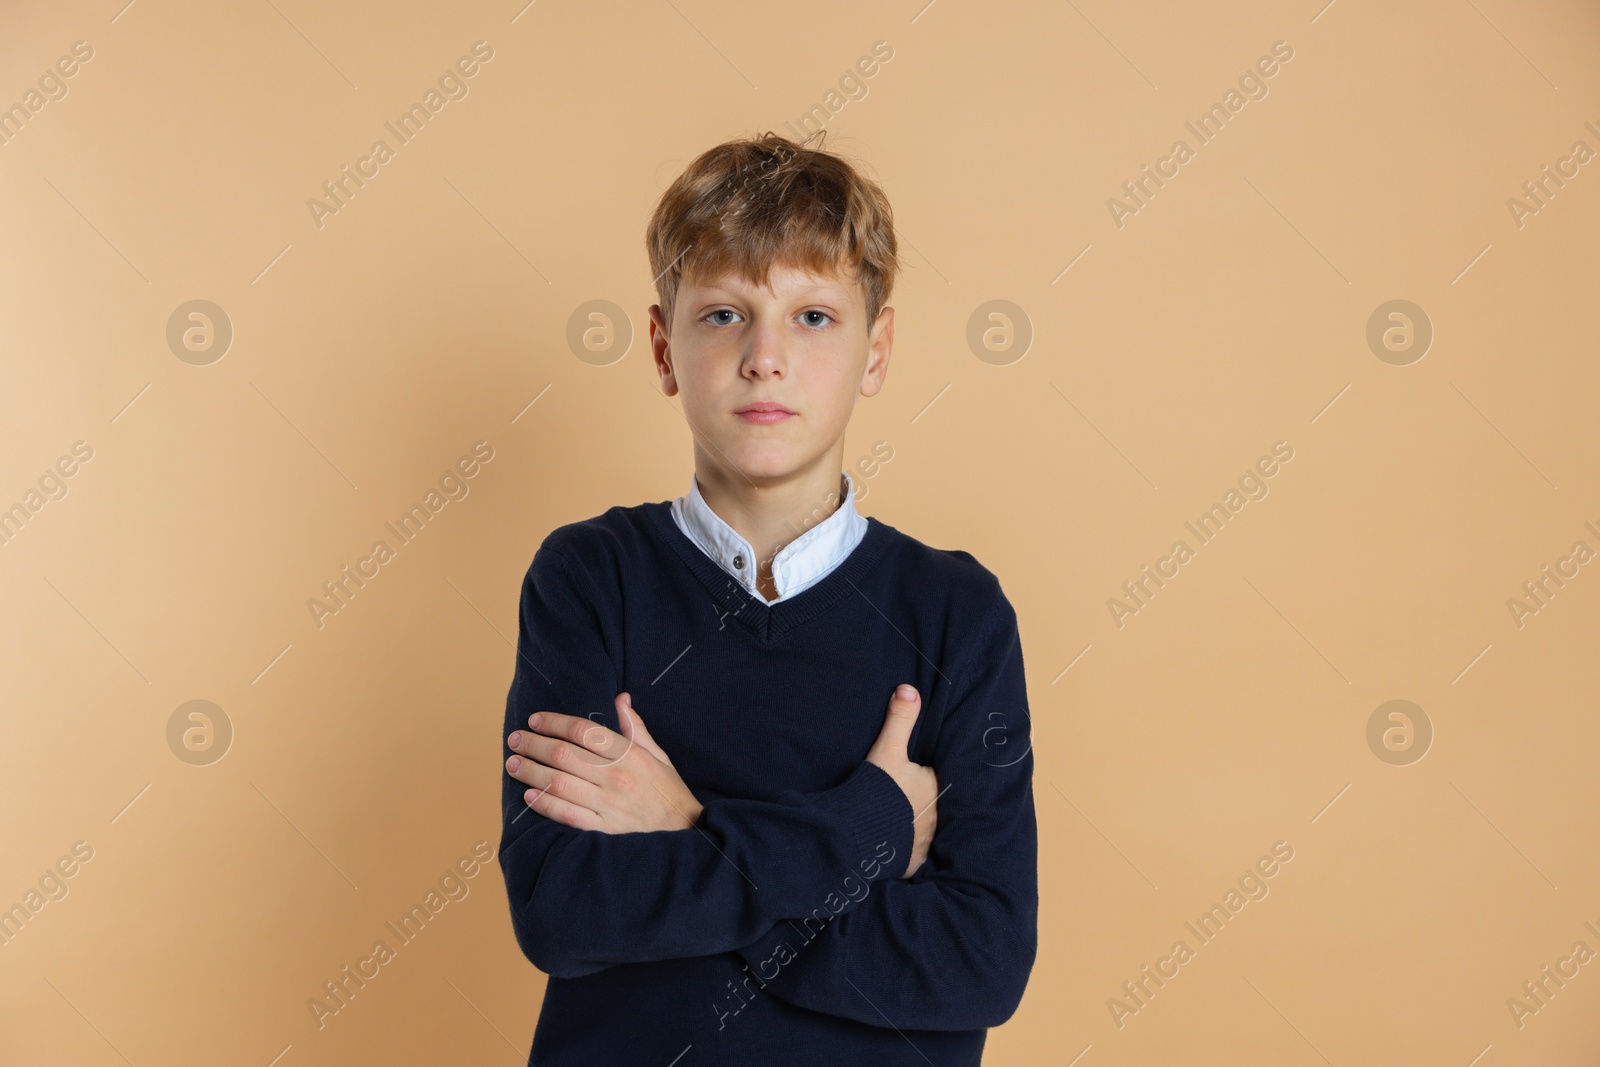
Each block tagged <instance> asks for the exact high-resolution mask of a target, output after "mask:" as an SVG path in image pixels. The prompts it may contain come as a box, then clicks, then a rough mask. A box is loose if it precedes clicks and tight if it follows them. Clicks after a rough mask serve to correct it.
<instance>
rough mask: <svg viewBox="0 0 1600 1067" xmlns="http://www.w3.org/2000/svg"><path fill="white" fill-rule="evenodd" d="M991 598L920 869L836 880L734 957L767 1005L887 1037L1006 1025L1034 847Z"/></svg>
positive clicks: (1027, 927)
mask: <svg viewBox="0 0 1600 1067" xmlns="http://www.w3.org/2000/svg"><path fill="white" fill-rule="evenodd" d="M996 595H997V597H998V599H997V600H996V601H995V602H994V604H993V605H992V607H991V609H990V611H989V613H988V617H987V619H986V621H985V624H984V625H983V626H982V627H981V628H980V630H979V631H978V637H977V640H976V643H975V644H974V645H973V646H971V647H970V651H968V652H966V653H965V654H962V655H960V656H959V657H958V658H962V659H963V661H964V669H963V670H962V671H961V672H960V673H956V672H952V677H953V679H954V680H953V683H952V687H951V689H950V693H951V699H950V703H949V705H948V710H947V711H946V713H945V715H944V718H943V721H942V723H941V726H940V730H939V734H938V737H937V739H936V741H935V743H934V747H933V752H932V757H931V759H932V766H933V768H934V771H935V774H936V775H937V777H938V782H939V788H940V789H941V790H942V791H943V792H942V794H941V795H940V797H939V800H938V805H939V821H938V826H937V827H936V828H935V830H934V837H933V841H932V843H931V845H930V847H929V850H928V861H927V862H926V863H924V864H923V866H922V867H921V868H920V869H919V870H918V871H917V873H916V874H914V875H913V876H912V877H911V878H910V879H899V878H890V879H887V880H884V881H879V882H874V883H872V884H870V885H864V884H861V883H859V882H857V883H854V884H853V885H841V884H840V882H839V880H838V878H837V877H836V878H835V882H834V885H833V886H831V887H830V895H829V896H828V897H827V898H821V897H819V898H816V899H815V900H813V901H811V902H810V905H809V906H810V907H811V908H812V910H809V911H803V912H800V913H796V914H794V915H791V916H789V917H788V918H787V919H786V920H785V921H782V922H779V923H776V924H774V926H773V928H772V929H771V930H770V931H768V932H767V933H766V934H765V935H764V936H763V937H761V938H759V939H756V940H754V941H753V942H752V943H750V944H748V945H744V946H741V947H740V948H739V949H738V950H737V951H738V953H739V955H740V956H742V957H743V959H744V961H745V962H746V963H748V964H749V967H750V971H751V973H752V974H753V975H754V976H755V978H756V979H758V980H759V981H760V982H763V983H765V985H764V986H763V987H762V988H764V989H765V990H766V992H768V993H770V994H771V995H774V996H776V997H778V998H779V999H781V1000H785V1001H788V1002H789V1003H791V1004H796V1005H799V1006H800V1007H803V1008H809V1009H811V1010H813V1011H819V1012H825V1013H828V1014H831V1015H839V1016H843V1017H845V1018H848V1019H854V1020H856V1021H858V1022H863V1023H867V1024H869V1025H873V1026H882V1027H896V1028H900V1029H924V1030H967V1029H978V1028H982V1027H989V1026H998V1025H999V1024H1001V1023H1003V1022H1004V1021H1005V1020H1006V1019H1008V1018H1010V1017H1011V1016H1012V1015H1013V1014H1014V1013H1015V1011H1016V1009H1017V1007H1018V1005H1019V1004H1020V1002H1021V1000H1022V994H1023V989H1024V987H1025V986H1026V985H1027V981H1028V976H1029V974H1030V972H1031V970H1032V968H1033V961H1034V957H1035V955H1036V952H1037V947H1038V908H1039V893H1038V836H1037V828H1036V823H1035V817H1034V807H1033V752H1032V748H1031V736H1032V732H1031V729H1030V724H1029V718H1028V708H1027V693H1026V690H1025V686H1024V679H1023V667H1022V646H1021V642H1020V639H1019V635H1018V632H1017V619H1016V614H1015V612H1014V611H1013V609H1012V607H1011V605H1010V603H1009V602H1008V601H1007V600H1006V599H1005V596H1004V594H1003V593H999V592H998V591H997V594H996ZM903 862H904V861H901V863H902V865H901V866H900V867H899V870H901V871H903V870H904V866H903ZM818 905H821V906H818Z"/></svg>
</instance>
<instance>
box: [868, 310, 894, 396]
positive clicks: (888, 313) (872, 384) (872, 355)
mask: <svg viewBox="0 0 1600 1067" xmlns="http://www.w3.org/2000/svg"><path fill="white" fill-rule="evenodd" d="M893 348H894V308H892V307H884V308H882V309H880V310H879V312H878V318H877V321H876V322H874V323H873V324H872V330H871V332H869V333H868V335H867V365H866V368H865V369H864V370H863V371H862V373H861V395H862V396H876V395H877V393H878V390H880V389H882V388H883V380H884V378H886V377H888V374H889V353H890V351H891V350H892V349H893Z"/></svg>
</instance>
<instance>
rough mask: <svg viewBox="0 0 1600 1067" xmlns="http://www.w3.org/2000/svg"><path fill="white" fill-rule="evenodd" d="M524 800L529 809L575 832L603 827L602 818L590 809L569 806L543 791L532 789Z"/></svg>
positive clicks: (574, 805) (525, 795) (525, 794)
mask: <svg viewBox="0 0 1600 1067" xmlns="http://www.w3.org/2000/svg"><path fill="white" fill-rule="evenodd" d="M522 798H523V801H524V802H525V803H526V804H527V805H528V807H530V808H532V809H533V810H534V811H536V812H538V813H539V814H540V815H543V816H544V817H545V818H547V819H550V820H552V821H554V822H558V823H560V824H561V825H563V826H570V827H572V828H573V829H575V830H598V829H600V827H601V822H600V816H598V815H596V814H595V813H594V812H592V811H590V810H589V809H588V808H585V807H581V806H579V805H577V804H569V803H567V802H566V801H565V800H562V799H561V798H560V797H556V796H551V795H550V794H549V793H547V792H545V791H544V790H542V789H541V790H533V789H530V790H528V791H527V792H526V793H524V794H523V796H522Z"/></svg>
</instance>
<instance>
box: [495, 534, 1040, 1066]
mask: <svg viewBox="0 0 1600 1067" xmlns="http://www.w3.org/2000/svg"><path fill="white" fill-rule="evenodd" d="M670 507H671V505H670V503H668V502H660V503H645V504H639V505H636V506H634V507H621V506H618V507H614V508H611V509H610V510H609V511H607V512H605V513H604V514H602V515H598V516H596V517H594V518H592V519H587V520H584V521H582V522H575V523H571V524H569V525H566V526H562V527H560V528H558V529H556V530H554V531H553V532H551V533H550V535H549V536H548V537H546V538H545V540H544V542H543V544H542V545H541V546H540V547H539V550H538V552H537V553H535V555H534V558H533V563H532V565H531V566H530V567H529V569H528V572H527V576H526V578H525V579H524V580H523V585H522V603H521V624H520V630H519V633H518V640H517V659H516V671H515V675H514V677H513V679H512V682H511V690H510V694H509V696H508V698H507V701H506V718H505V724H504V730H503V731H502V735H501V742H502V753H501V758H502V762H503V761H504V760H505V759H507V758H509V757H510V755H511V750H510V749H509V748H505V747H504V741H505V738H506V737H507V736H509V735H510V733H511V732H512V731H513V730H516V729H519V728H524V727H526V726H527V722H528V716H530V715H531V714H533V713H534V712H535V711H541V710H548V711H557V712H562V713H565V714H568V715H577V716H585V717H588V718H590V719H593V720H594V721H596V722H600V723H604V724H605V725H606V726H608V727H610V728H611V729H613V730H618V731H619V732H620V729H619V726H618V722H617V715H616V709H615V706H614V705H613V700H614V698H615V697H616V695H617V694H618V693H619V692H622V691H623V690H627V691H628V692H629V693H631V694H632V696H633V702H634V706H635V707H637V708H638V709H639V714H640V716H641V718H642V719H643V720H644V722H645V725H646V726H647V727H648V729H649V730H650V733H651V736H652V737H654V738H655V739H656V741H657V743H658V744H660V746H661V747H662V749H663V750H664V751H665V752H666V753H667V754H668V755H669V756H670V757H671V758H672V761H673V765H674V766H675V767H677V769H678V773H679V774H680V775H681V776H682V778H683V780H684V782H685V783H686V784H687V785H688V786H689V788H690V790H691V791H692V792H693V793H694V795H695V797H696V798H697V799H698V800H699V801H700V803H701V804H702V805H704V811H703V812H702V814H701V817H700V819H699V821H698V822H697V823H696V825H695V826H693V827H691V828H689V829H684V830H659V831H652V832H648V833H628V834H607V833H604V832H602V831H598V830H576V829H573V828H571V827H568V826H564V825H561V824H560V823H557V822H554V821H552V820H549V819H546V818H544V817H543V816H541V815H539V814H538V813H537V812H535V811H532V810H531V809H529V808H528V807H527V805H526V804H525V803H524V801H523V792H524V791H525V790H526V788H527V787H526V786H525V785H523V784H522V783H521V782H519V781H517V780H516V779H514V778H512V777H511V776H510V775H509V774H505V773H503V772H502V790H501V809H502V816H503V833H502V836H501V839H500V851H499V862H500V867H501V871H502V873H503V875H504V876H505V884H506V892H507V896H508V898H509V902H510V909H511V922H512V929H513V931H514V932H515V934H516V938H517V942H518V944H519V945H520V946H521V948H522V951H523V953H524V954H525V955H526V956H527V957H528V959H529V960H530V961H531V962H532V963H533V964H534V965H535V966H536V967H538V968H539V969H540V970H541V971H544V972H545V973H546V974H548V975H549V976H550V978H549V981H548V983H547V985H546V989H545V996H544V1003H543V1006H542V1008H541V1010H540V1013H539V1019H538V1025H537V1027H536V1029H535V1032H534V1037H533V1047H532V1050H531V1053H530V1058H529V1063H530V1064H537V1067H567V1065H585V1067H589V1065H595V1064H604V1065H616V1067H622V1065H627V1064H651V1065H655V1067H668V1065H671V1067H703V1065H714V1064H741V1065H745V1064H755V1065H760V1067H771V1065H781V1064H808V1065H809V1064H819V1063H826V1064H829V1065H832V1067H849V1065H852V1064H867V1063H871V1064H874V1065H878V1064H881V1065H894V1064H908V1065H912V1064H914V1065H916V1067H927V1065H928V1064H929V1063H932V1064H936V1065H938V1067H959V1065H976V1064H978V1063H979V1060H980V1056H981V1053H982V1049H983V1044H984V1039H985V1037H986V1035H987V1031H986V1029H985V1028H986V1027H990V1026H996V1025H998V1024H1000V1023H1001V1022H1004V1021H1005V1020H1006V1019H1008V1018H1009V1017H1010V1016H1011V1015H1012V1014H1013V1013H1014V1012H1015V1011H1016V1009H1017V1006H1018V1003H1019V1002H1020V1001H1021V999H1022V992H1023V988H1024V986H1025V985H1026V983H1027V980H1028V975H1029V972H1030V971H1031V969H1032V966H1033V960H1034V955H1035V952H1036V948H1037V930H1038V875H1037V856H1038V851H1037V850H1038V843H1037V829H1036V825H1035V821H1034V807H1033V783H1032V777H1033V755H1032V751H1031V742H1030V738H1031V731H1030V729H1029V718H1028V702H1027V693H1026V690H1025V687H1024V681H1023V664H1022V647H1021V644H1020V641H1019V638H1018V633H1017V618H1016V613H1015V612H1014V611H1013V609H1012V607H1011V604H1010V602H1009V601H1008V600H1007V599H1006V597H1005V595H1004V593H1003V592H1002V591H1001V588H1000V583H999V581H998V580H997V579H996V578H995V576H994V575H993V574H991V573H990V572H989V571H988V570H987V569H985V568H984V567H983V566H982V565H981V564H980V563H978V561H977V560H976V559H974V558H973V557H972V556H971V555H970V554H968V553H966V552H961V551H946V550H940V549H933V548H929V547H928V546H926V545H924V544H922V543H921V542H920V541H917V540H916V539H914V538H912V537H910V536H908V535H906V534H904V533H901V532H900V531H899V530H897V529H895V528H894V527H892V526H888V525H886V524H884V523H882V522H880V521H878V520H877V519H875V518H872V517H870V516H869V517H868V523H869V528H868V530H867V533H866V535H865V537H864V538H863V539H862V541H861V543H860V544H858V545H857V546H856V548H855V549H854V550H853V551H852V552H851V554H850V555H849V556H848V557H846V558H845V560H844V561H843V562H842V563H840V564H839V565H838V566H837V567H836V568H835V569H834V570H833V571H831V572H830V573H829V574H828V575H827V576H826V577H825V578H823V579H822V580H821V581H820V582H818V583H817V584H816V585H814V586H812V587H810V588H809V589H806V590H805V591H804V592H801V593H799V594H797V595H795V596H794V597H791V598H789V599H787V600H783V601H780V602H778V603H776V604H770V605H769V604H764V603H762V602H761V601H759V600H757V599H755V598H753V597H751V596H750V595H749V594H748V593H747V592H745V591H744V590H743V589H742V588H741V587H740V586H739V584H738V583H737V582H735V581H734V580H733V578H732V577H731V576H730V575H728V574H727V573H726V572H724V571H723V570H722V569H721V568H720V567H718V566H717V564H716V563H715V562H714V561H713V560H711V559H710V558H709V557H708V556H706V555H705V554H704V553H703V552H702V551H701V550H700V549H699V548H698V547H697V546H696V545H695V544H694V542H692V541H690V540H689V538H688V537H687V536H686V535H685V534H684V533H683V531H682V530H680V529H679V528H678V526H677V524H676V523H674V522H673V520H672V515H671V512H670ZM900 682H910V683H911V684H913V685H915V686H916V687H917V689H918V691H919V692H920V693H921V694H922V699H923V706H922V711H921V714H920V715H919V717H918V720H917V723H916V726H915V729H914V731H913V733H912V736H911V744H910V749H909V753H908V754H909V756H910V758H911V759H912V760H913V761H915V762H917V763H921V764H925V765H928V766H931V767H932V768H933V769H934V771H935V773H936V774H937V776H938V781H939V787H940V789H941V790H942V792H941V794H940V796H939V800H938V814H939V820H938V825H937V828H936V830H935V833H934V838H933V842H932V845H931V847H930V848H929V852H928V859H927V861H926V862H925V863H924V864H923V865H922V866H921V867H920V868H919V869H918V870H917V872H916V873H915V875H914V876H913V877H911V878H909V879H903V878H901V877H900V876H901V875H902V874H904V872H905V869H906V866H907V863H908V862H909V859H910V855H911V846H912V818H913V813H912V809H911V804H910V802H909V801H908V800H907V798H906V795H905V794H904V793H903V792H902V791H901V790H900V788H899V786H897V785H896V784H895V782H894V779H892V778H891V777H890V776H889V775H888V774H887V773H886V772H885V771H883V770H882V769H881V768H879V767H878V766H877V765H875V764H872V763H868V762H866V754H867V751H868V749H869V748H870V747H871V746H872V742H873V741H874V739H875V738H876V737H877V735H878V732H879V731H880V730H881V729H882V727H883V720H884V716H885V714H886V713H887V711H888V704H889V697H890V694H891V693H892V692H893V690H894V687H895V685H896V684H897V683H900Z"/></svg>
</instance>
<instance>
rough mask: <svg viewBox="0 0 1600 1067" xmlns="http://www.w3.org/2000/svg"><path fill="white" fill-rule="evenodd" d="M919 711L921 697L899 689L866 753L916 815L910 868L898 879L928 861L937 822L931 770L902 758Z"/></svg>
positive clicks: (935, 782)
mask: <svg viewBox="0 0 1600 1067" xmlns="http://www.w3.org/2000/svg"><path fill="white" fill-rule="evenodd" d="M901 689H904V690H907V691H909V692H910V694H911V699H909V700H904V699H901V697H900V695H899V694H900V690H901ZM921 710H922V698H921V696H920V695H919V694H918V693H917V690H916V688H915V687H913V686H910V685H904V686H901V687H900V688H899V689H896V690H895V695H894V696H892V697H890V698H889V714H888V715H887V716H885V718H884V720H883V729H882V730H881V731H879V733H878V739H877V740H876V741H874V742H873V743H872V748H871V749H869V750H868V752H867V762H868V763H876V764H877V765H878V766H880V767H882V768H883V769H884V770H885V771H887V772H888V773H889V777H891V778H893V779H894V780H895V784H897V785H898V786H899V787H900V788H901V790H902V791H903V792H904V793H905V795H906V799H907V800H909V801H911V811H912V813H913V814H914V815H915V816H916V822H915V823H914V824H913V828H912V830H913V832H912V843H911V865H910V866H909V867H907V868H906V873H905V874H902V875H901V876H900V877H901V878H910V877H911V876H912V875H913V874H916V873H917V868H918V867H921V866H922V865H923V863H924V862H926V861H927V858H928V846H929V844H931V843H932V842H933V831H934V829H935V827H937V826H938V823H939V804H938V800H939V779H938V776H937V775H935V774H934V772H933V768H932V767H924V766H922V765H921V764H920V763H912V762H911V760H910V759H909V758H908V757H907V756H906V752H907V751H908V747H909V745H910V743H911V728H912V727H913V726H915V725H916V724H917V715H918V713H919V712H921Z"/></svg>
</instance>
